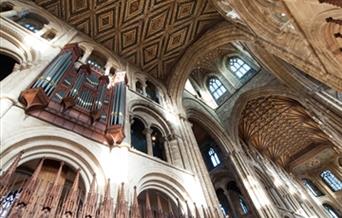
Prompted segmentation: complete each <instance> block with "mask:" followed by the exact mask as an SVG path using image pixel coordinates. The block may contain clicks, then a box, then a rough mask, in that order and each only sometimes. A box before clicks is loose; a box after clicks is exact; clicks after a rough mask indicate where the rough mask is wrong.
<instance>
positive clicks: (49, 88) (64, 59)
mask: <svg viewBox="0 0 342 218" xmlns="http://www.w3.org/2000/svg"><path fill="white" fill-rule="evenodd" d="M71 64H72V52H71V51H68V52H65V53H64V54H62V55H59V56H58V57H57V59H56V60H54V62H52V64H50V65H49V66H48V68H47V69H46V70H45V71H44V73H43V75H42V76H41V77H40V78H39V79H38V80H37V81H36V82H35V83H34V84H33V86H32V88H42V89H43V90H44V92H45V93H46V94H47V95H48V96H50V95H51V93H52V92H53V91H54V89H55V87H56V84H57V83H58V82H59V80H60V79H61V78H62V76H63V75H64V73H65V72H66V71H67V69H68V68H69V66H70V65H71Z"/></svg>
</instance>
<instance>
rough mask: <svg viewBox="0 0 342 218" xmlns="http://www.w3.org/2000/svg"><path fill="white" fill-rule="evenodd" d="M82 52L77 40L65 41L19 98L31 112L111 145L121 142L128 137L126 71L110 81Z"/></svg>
mask: <svg viewBox="0 0 342 218" xmlns="http://www.w3.org/2000/svg"><path fill="white" fill-rule="evenodd" d="M80 56H81V50H80V48H79V47H78V45H77V44H68V45H66V46H65V47H64V48H63V49H62V51H61V52H60V53H59V55H58V56H57V57H56V58H55V59H54V60H53V61H52V62H51V63H50V64H49V65H48V66H47V67H46V68H45V69H44V70H43V72H42V73H41V75H40V77H39V78H38V79H36V80H35V81H34V82H33V83H32V85H31V86H30V87H29V88H28V89H26V90H25V91H23V92H22V93H21V95H20V97H19V101H20V102H21V103H22V104H24V105H25V111H26V113H27V114H29V115H32V116H34V117H37V118H39V119H42V120H45V121H47V122H50V123H52V124H55V125H57V126H60V127H62V128H65V129H68V130H71V131H74V132H76V133H78V134H80V135H82V136H84V137H87V138H90V139H92V140H95V141H98V142H100V143H104V144H107V145H109V146H113V145H115V144H119V143H121V141H122V140H123V139H124V137H125V135H124V117H125V111H126V84H127V79H126V75H125V72H124V71H123V72H120V71H117V72H115V74H114V79H113V80H112V81H110V79H109V77H108V76H107V75H104V74H103V71H102V70H101V69H99V68H96V67H94V66H92V65H90V64H89V63H88V64H82V63H81V62H80V61H79V58H80Z"/></svg>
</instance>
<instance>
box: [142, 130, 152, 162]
mask: <svg viewBox="0 0 342 218" xmlns="http://www.w3.org/2000/svg"><path fill="white" fill-rule="evenodd" d="M144 134H145V136H146V142H147V154H148V155H151V156H153V146H152V137H151V134H152V129H150V128H146V129H145V130H144Z"/></svg>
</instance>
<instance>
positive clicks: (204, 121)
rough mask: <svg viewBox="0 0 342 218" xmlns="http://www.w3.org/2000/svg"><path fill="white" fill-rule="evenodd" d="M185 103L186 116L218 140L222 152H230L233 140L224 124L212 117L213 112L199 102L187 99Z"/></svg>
mask: <svg viewBox="0 0 342 218" xmlns="http://www.w3.org/2000/svg"><path fill="white" fill-rule="evenodd" d="M183 104H184V108H185V112H186V116H187V118H188V119H189V120H190V122H191V120H193V121H195V122H197V123H199V124H200V125H201V126H203V127H204V128H205V130H206V131H208V133H209V135H211V136H212V137H213V138H214V139H215V140H216V141H217V143H218V145H219V146H220V149H221V150H222V152H224V153H225V154H229V153H230V152H231V151H232V147H231V145H232V144H231V143H232V142H231V139H230V138H229V137H228V136H227V134H226V132H225V130H224V129H223V127H222V124H221V123H220V122H219V121H218V120H216V119H213V118H211V117H213V116H212V115H211V113H210V112H209V111H206V110H205V108H204V107H201V105H200V104H199V103H198V102H196V101H191V100H190V99H189V100H188V99H185V100H184V102H183Z"/></svg>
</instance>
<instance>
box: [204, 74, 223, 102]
mask: <svg viewBox="0 0 342 218" xmlns="http://www.w3.org/2000/svg"><path fill="white" fill-rule="evenodd" d="M208 88H209V91H210V93H211V95H212V96H213V97H214V99H215V100H216V101H217V100H218V99H219V98H220V97H221V96H222V95H223V94H225V93H226V92H227V89H226V88H225V87H224V86H223V84H222V83H221V81H220V80H219V79H217V78H215V77H211V78H210V79H209V81H208Z"/></svg>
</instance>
